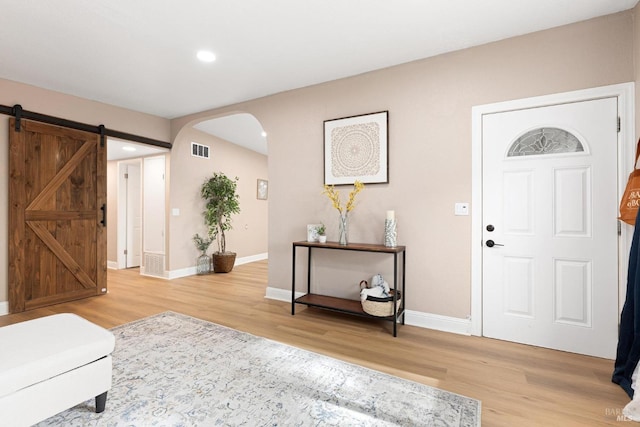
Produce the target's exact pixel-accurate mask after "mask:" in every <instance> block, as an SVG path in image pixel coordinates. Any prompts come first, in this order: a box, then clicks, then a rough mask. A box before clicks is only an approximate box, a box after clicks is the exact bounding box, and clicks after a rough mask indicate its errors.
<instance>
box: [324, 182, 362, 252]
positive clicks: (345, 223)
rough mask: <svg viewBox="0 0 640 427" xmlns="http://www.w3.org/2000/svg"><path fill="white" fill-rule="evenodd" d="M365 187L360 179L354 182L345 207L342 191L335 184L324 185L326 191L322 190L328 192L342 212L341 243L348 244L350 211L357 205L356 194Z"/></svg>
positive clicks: (332, 201)
mask: <svg viewBox="0 0 640 427" xmlns="http://www.w3.org/2000/svg"><path fill="white" fill-rule="evenodd" d="M363 189H364V184H363V183H362V182H360V181H356V182H354V183H353V190H351V192H350V193H349V200H348V201H347V204H346V205H345V206H344V207H343V206H342V203H341V202H340V193H339V192H338V190H336V187H335V186H333V185H327V184H325V186H324V191H323V192H322V194H326V195H327V197H329V200H331V203H332V204H333V207H334V208H336V209H337V210H338V212H339V213H340V218H339V221H340V222H339V223H338V226H339V233H340V235H339V236H340V237H339V239H338V242H339V243H340V244H341V245H346V244H348V241H349V238H348V233H349V212H351V211H352V210H353V208H354V207H355V203H356V196H357V195H358V193H359V192H360V191H362V190H363Z"/></svg>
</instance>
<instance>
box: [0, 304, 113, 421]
mask: <svg viewBox="0 0 640 427" xmlns="http://www.w3.org/2000/svg"><path fill="white" fill-rule="evenodd" d="M114 345H115V337H114V336H113V334H112V333H111V332H109V331H108V330H106V329H104V328H102V327H100V326H98V325H95V324H93V323H91V322H89V321H88V320H85V319H83V318H82V317H80V316H77V315H75V314H70V313H64V314H55V315H53V316H47V317H42V318H40V319H34V320H29V321H26V322H22V323H16V324H14V325H9V326H5V327H2V328H0V349H2V350H1V351H0V425H6V426H23V425H24V426H29V425H32V424H35V423H37V422H40V421H42V420H44V419H46V418H49V417H51V416H53V415H55V414H57V413H59V412H62V411H64V410H65V409H68V408H71V407H73V406H75V405H77V404H79V403H82V402H84V401H85V400H88V399H91V398H92V397H95V399H96V412H102V411H103V410H104V408H105V404H106V401H107V391H108V390H109V389H110V388H111V369H112V361H111V353H112V352H113V348H114Z"/></svg>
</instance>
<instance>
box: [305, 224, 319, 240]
mask: <svg viewBox="0 0 640 427" xmlns="http://www.w3.org/2000/svg"><path fill="white" fill-rule="evenodd" d="M321 225H322V224H307V242H317V241H318V227H320V226H321Z"/></svg>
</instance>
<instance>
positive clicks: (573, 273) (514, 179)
mask: <svg viewBox="0 0 640 427" xmlns="http://www.w3.org/2000/svg"><path fill="white" fill-rule="evenodd" d="M617 117H618V111H617V99H616V98H615V97H611V98H604V99H597V100H589V101H583V102H574V103H567V104H559V105H553V106H547V107H540V108H531V109H521V110H516V111H509V112H502V113H494V114H487V115H484V116H483V118H482V151H483V153H482V156H483V157H482V168H483V169H482V176H483V184H482V195H483V200H482V207H483V209H482V221H483V253H482V298H483V300H482V301H483V302H482V313H483V323H482V333H483V335H485V336H487V337H493V338H498V339H504V340H508V341H514V342H521V343H525V344H532V345H537V346H542V347H548V348H554V349H559V350H565V351H571V352H576V353H581V354H588V355H593V356H599V357H607V358H613V357H614V356H615V349H616V342H617V324H618V322H617V319H618V304H617V303H618V257H617V256H618V254H617V251H618V235H617V207H618V206H617V205H618V201H617V141H618V138H617V132H618V130H617ZM492 242H493V245H492Z"/></svg>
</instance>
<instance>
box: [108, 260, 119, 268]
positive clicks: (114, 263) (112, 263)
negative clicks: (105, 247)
mask: <svg viewBox="0 0 640 427" xmlns="http://www.w3.org/2000/svg"><path fill="white" fill-rule="evenodd" d="M107 268H110V269H112V270H117V269H118V261H107Z"/></svg>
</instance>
